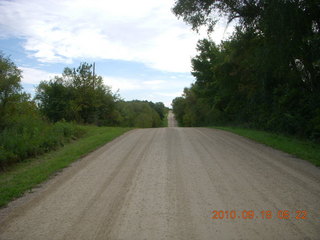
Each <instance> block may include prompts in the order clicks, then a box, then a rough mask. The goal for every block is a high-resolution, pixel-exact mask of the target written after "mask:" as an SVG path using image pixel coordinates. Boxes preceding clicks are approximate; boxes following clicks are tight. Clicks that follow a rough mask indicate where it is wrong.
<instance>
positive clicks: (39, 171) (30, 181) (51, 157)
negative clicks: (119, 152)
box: [0, 122, 130, 207]
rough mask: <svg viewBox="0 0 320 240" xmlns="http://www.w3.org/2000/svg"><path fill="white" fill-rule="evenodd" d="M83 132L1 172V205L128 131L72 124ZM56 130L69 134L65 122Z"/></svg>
mask: <svg viewBox="0 0 320 240" xmlns="http://www.w3.org/2000/svg"><path fill="white" fill-rule="evenodd" d="M73 127H75V128H79V129H80V131H81V132H84V135H83V137H81V138H80V139H79V140H77V141H73V142H71V143H68V144H66V145H65V146H64V147H61V148H59V149H57V150H56V151H51V152H49V153H46V154H44V155H42V156H41V157H37V158H31V159H29V160H28V161H24V162H22V163H20V164H17V165H12V166H10V167H8V169H7V171H4V172H1V174H0V207H2V206H5V205H6V204H7V203H8V202H9V201H11V200H12V199H14V198H17V197H19V196H21V195H22V194H23V193H24V192H25V191H27V190H31V189H32V188H33V187H35V186H36V185H37V184H39V183H41V182H43V181H45V180H47V179H48V178H49V177H50V176H52V174H54V173H55V172H56V171H58V170H60V169H62V168H65V167H67V166H68V165H69V164H71V163H72V162H74V161H76V160H77V159H79V158H80V157H82V156H84V155H86V154H88V153H89V152H91V151H93V150H95V149H96V148H98V147H100V146H102V145H104V144H106V143H107V142H109V141H111V140H113V139H114V138H116V137H118V136H120V135H121V134H123V133H125V132H127V131H129V130H130V128H119V127H97V126H79V125H73ZM56 128H57V129H56V131H57V132H59V131H66V134H69V133H68V131H69V129H70V128H69V127H68V123H65V122H63V123H59V124H58V125H56Z"/></svg>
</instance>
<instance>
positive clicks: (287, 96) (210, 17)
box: [173, 0, 320, 139]
mask: <svg viewBox="0 0 320 240" xmlns="http://www.w3.org/2000/svg"><path fill="white" fill-rule="evenodd" d="M319 7H320V5H319V3H318V1H306V0H305V1H302V0H301V1H300V0H299V1H298V0H296V1H293V0H288V1H277V0H266V1H262V0H261V1H249V0H248V1H246V0H245V1H206V0H178V1H177V2H176V5H175V6H174V8H173V11H174V12H175V14H176V15H177V16H178V17H182V18H183V19H184V20H185V21H186V22H187V23H189V24H191V26H192V28H194V29H197V28H199V27H201V26H206V27H208V29H209V30H212V26H213V24H214V23H215V21H216V20H217V19H218V18H219V16H226V17H227V18H228V19H229V21H237V27H236V29H235V31H234V34H233V35H232V36H231V37H230V38H229V39H228V40H226V41H223V42H222V43H221V44H219V45H216V44H215V43H213V42H212V41H211V40H210V39H203V40H200V41H199V42H198V45H197V51H198V55H197V56H195V57H194V58H193V59H192V67H193V71H192V74H193V76H195V78H196V82H195V83H194V84H193V85H192V86H191V87H190V88H187V89H185V91H184V95H183V96H182V97H179V98H177V99H175V100H174V101H173V110H174V112H175V113H176V115H177V118H178V121H179V122H180V124H183V125H186V126H188V125H192V126H196V125H208V124H242V125H246V126H249V127H255V128H263V129H268V130H272V131H280V132H285V133H289V134H295V135H299V136H304V137H309V138H311V139H319V138H320V48H319V47H320V35H319V31H320V22H319V16H318V15H317V13H319V12H320V9H319ZM212 34H214V32H213V33H212Z"/></svg>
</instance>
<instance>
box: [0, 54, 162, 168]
mask: <svg viewBox="0 0 320 240" xmlns="http://www.w3.org/2000/svg"><path fill="white" fill-rule="evenodd" d="M21 78H22V72H21V70H19V68H18V67H17V66H16V65H15V64H14V63H13V62H12V61H11V60H10V58H8V57H6V56H5V55H4V54H2V53H0V169H1V168H4V167H5V166H6V165H8V164H11V163H14V162H19V161H22V160H24V159H25V158H28V157H32V156H36V155H39V154H42V153H44V152H47V151H50V150H51V149H55V148H57V147H59V146H61V145H63V144H64V143H65V142H67V141H69V140H70V139H76V138H78V137H80V136H81V135H83V134H84V133H83V130H82V129H81V128H80V127H79V125H78V124H94V125H98V126H123V127H142V128H144V127H161V126H163V122H164V119H165V116H166V113H167V110H168V109H167V108H166V107H165V106H164V104H163V103H161V102H157V103H153V102H148V101H138V100H135V101H124V100H123V99H121V97H120V96H119V94H118V93H113V92H112V91H111V89H110V87H109V86H107V85H105V84H104V83H103V78H102V77H101V76H96V75H94V74H93V72H92V65H90V64H88V63H81V64H80V66H79V67H78V68H65V69H64V71H63V73H62V75H61V76H55V77H54V78H52V79H50V80H46V81H42V82H41V83H40V84H39V85H38V86H37V88H36V93H35V96H34V97H33V98H32V97H31V96H30V94H27V93H25V92H24V91H23V88H22V86H21Z"/></svg>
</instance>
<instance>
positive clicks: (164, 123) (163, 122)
mask: <svg viewBox="0 0 320 240" xmlns="http://www.w3.org/2000/svg"><path fill="white" fill-rule="evenodd" d="M162 127H168V113H166V114H165V115H164V118H163V119H162Z"/></svg>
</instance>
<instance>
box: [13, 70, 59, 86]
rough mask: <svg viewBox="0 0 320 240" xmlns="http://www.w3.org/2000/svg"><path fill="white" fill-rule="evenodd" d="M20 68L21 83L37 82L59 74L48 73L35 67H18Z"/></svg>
mask: <svg viewBox="0 0 320 240" xmlns="http://www.w3.org/2000/svg"><path fill="white" fill-rule="evenodd" d="M19 69H21V70H22V76H23V77H22V80H21V82H22V83H27V84H35V85H37V84H39V83H40V81H43V80H49V79H51V78H53V77H54V76H57V75H59V74H56V73H50V72H46V71H43V70H39V69H35V68H28V67H19Z"/></svg>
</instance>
